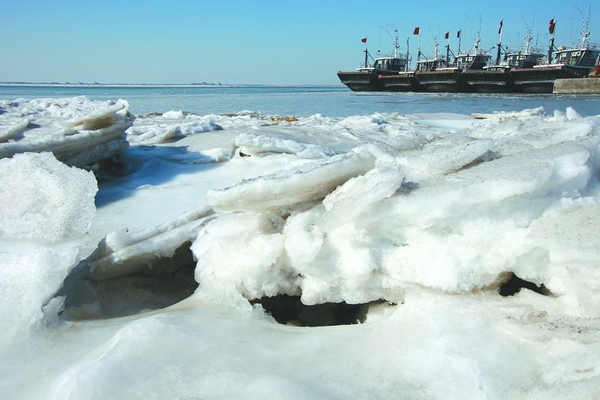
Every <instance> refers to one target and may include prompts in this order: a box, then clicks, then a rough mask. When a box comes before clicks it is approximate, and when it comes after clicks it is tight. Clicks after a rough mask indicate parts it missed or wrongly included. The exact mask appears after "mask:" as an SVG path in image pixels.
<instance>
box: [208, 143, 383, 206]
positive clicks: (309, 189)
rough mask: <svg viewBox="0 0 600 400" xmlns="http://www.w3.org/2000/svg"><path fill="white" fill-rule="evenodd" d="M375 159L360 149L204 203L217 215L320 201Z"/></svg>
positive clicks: (216, 193) (219, 194)
mask: <svg viewBox="0 0 600 400" xmlns="http://www.w3.org/2000/svg"><path fill="white" fill-rule="evenodd" d="M374 165H375V157H374V156H373V155H372V153H370V152H369V151H368V150H366V149H365V148H363V147H359V148H357V150H356V151H353V152H350V153H347V154H343V155H340V156H334V157H331V158H329V159H326V160H323V161H315V162H312V163H306V164H303V165H301V166H298V167H296V168H292V169H288V170H284V171H282V172H279V173H275V174H272V175H267V176H263V177H258V178H254V179H249V180H245V181H242V182H240V183H239V184H238V185H236V186H233V187H230V188H228V189H223V190H212V191H209V192H208V193H207V194H206V198H207V201H208V203H209V204H210V205H211V206H212V207H213V208H214V209H215V210H216V211H221V212H231V211H240V210H268V209H272V208H279V207H286V206H290V205H294V204H299V203H304V202H309V201H315V200H320V199H323V198H324V197H325V196H326V195H327V194H328V193H330V192H331V191H333V190H334V189H335V188H336V187H337V186H339V185H341V184H342V183H344V182H346V181H347V180H348V179H350V178H352V177H355V176H358V175H361V174H364V173H365V172H367V171H368V170H370V169H371V168H373V166H374Z"/></svg>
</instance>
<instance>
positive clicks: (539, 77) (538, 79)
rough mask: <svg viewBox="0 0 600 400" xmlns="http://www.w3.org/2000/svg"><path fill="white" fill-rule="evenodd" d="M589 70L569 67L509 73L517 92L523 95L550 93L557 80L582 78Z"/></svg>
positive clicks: (528, 69)
mask: <svg viewBox="0 0 600 400" xmlns="http://www.w3.org/2000/svg"><path fill="white" fill-rule="evenodd" d="M588 72H589V69H585V68H576V67H569V66H558V67H547V68H544V67H540V68H524V69H513V70H511V71H510V73H511V75H512V76H513V79H514V84H515V87H516V88H517V91H519V92H523V93H552V92H553V90H554V81H556V80H557V79H572V78H582V77H585V76H587V74H588Z"/></svg>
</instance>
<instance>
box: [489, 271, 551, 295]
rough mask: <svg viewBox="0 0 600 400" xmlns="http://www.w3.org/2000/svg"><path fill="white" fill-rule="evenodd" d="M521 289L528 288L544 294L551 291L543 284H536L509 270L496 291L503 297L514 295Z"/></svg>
mask: <svg viewBox="0 0 600 400" xmlns="http://www.w3.org/2000/svg"><path fill="white" fill-rule="evenodd" d="M521 289H529V290H532V291H534V292H536V293H539V294H542V295H544V296H551V295H552V292H550V290H548V288H546V286H544V284H541V285H536V284H535V283H533V282H529V281H526V280H524V279H521V278H519V277H518V276H517V275H516V274H515V273H514V272H510V273H509V274H507V275H506V278H505V280H504V282H503V283H502V284H501V285H500V288H499V289H498V293H500V295H501V296H504V297H507V296H514V295H515V294H517V293H519V292H520V291H521Z"/></svg>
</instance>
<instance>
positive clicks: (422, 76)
mask: <svg viewBox="0 0 600 400" xmlns="http://www.w3.org/2000/svg"><path fill="white" fill-rule="evenodd" d="M415 76H416V78H417V80H418V81H419V84H420V85H421V86H422V87H423V90H424V91H426V92H436V93H459V92H466V91H467V89H468V87H467V85H466V83H465V82H464V81H463V79H462V77H461V71H460V70H449V71H424V72H417V73H416V74H415Z"/></svg>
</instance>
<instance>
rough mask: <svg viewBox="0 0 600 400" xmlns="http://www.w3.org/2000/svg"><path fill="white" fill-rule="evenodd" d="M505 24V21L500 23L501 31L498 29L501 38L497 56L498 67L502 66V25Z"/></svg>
mask: <svg viewBox="0 0 600 400" xmlns="http://www.w3.org/2000/svg"><path fill="white" fill-rule="evenodd" d="M503 24H504V20H501V21H500V29H498V34H500V37H499V38H498V53H497V54H496V65H500V56H501V52H502V25H503Z"/></svg>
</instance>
